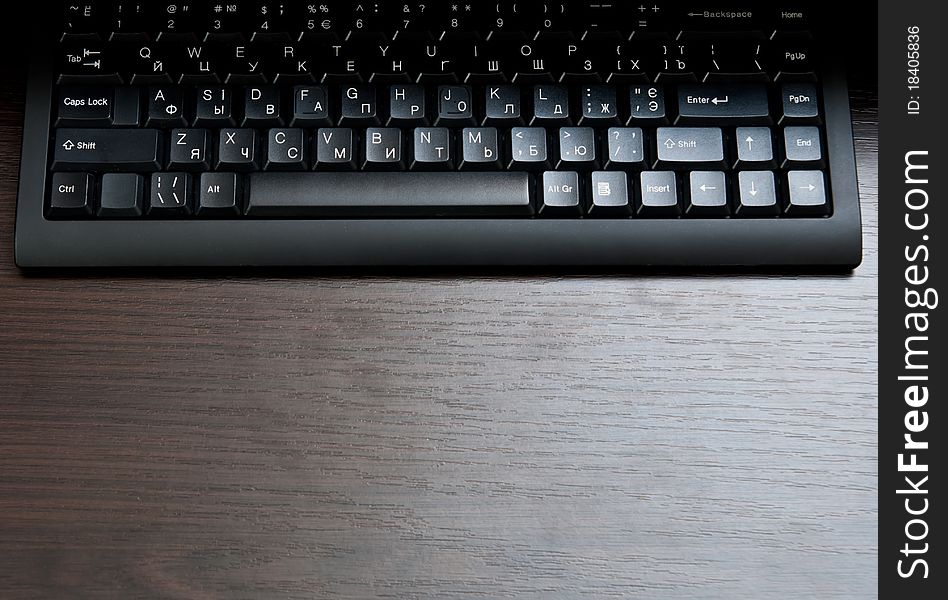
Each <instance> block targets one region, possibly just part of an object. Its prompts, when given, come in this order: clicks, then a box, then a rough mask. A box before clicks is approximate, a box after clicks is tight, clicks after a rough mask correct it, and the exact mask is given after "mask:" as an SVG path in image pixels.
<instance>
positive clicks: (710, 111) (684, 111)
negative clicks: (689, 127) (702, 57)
mask: <svg viewBox="0 0 948 600" xmlns="http://www.w3.org/2000/svg"><path fill="white" fill-rule="evenodd" d="M678 115H679V118H678V122H679V123H695V122H699V121H711V122H714V123H715V124H718V123H721V122H722V121H733V120H738V119H739V120H740V121H741V122H742V123H769V122H770V120H771V119H770V105H769V103H768V100H767V87H766V86H764V85H758V84H746V85H742V84H734V85H726V84H693V85H681V86H679V87H678Z"/></svg>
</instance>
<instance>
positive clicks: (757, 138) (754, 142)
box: [734, 127, 775, 169]
mask: <svg viewBox="0 0 948 600" xmlns="http://www.w3.org/2000/svg"><path fill="white" fill-rule="evenodd" d="M734 137H735V142H736V143H737V162H736V163H735V166H737V167H750V168H754V167H756V168H758V169H760V168H770V167H773V166H775V162H774V146H773V139H772V138H771V137H770V129H768V128H767V127H738V128H737V129H736V130H735V136H734Z"/></svg>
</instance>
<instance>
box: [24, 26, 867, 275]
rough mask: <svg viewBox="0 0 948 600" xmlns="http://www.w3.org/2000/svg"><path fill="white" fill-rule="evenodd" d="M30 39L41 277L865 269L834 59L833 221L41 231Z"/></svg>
mask: <svg viewBox="0 0 948 600" xmlns="http://www.w3.org/2000/svg"><path fill="white" fill-rule="evenodd" d="M48 38H49V32H48V31H47V32H45V35H34V36H33V44H32V45H33V48H32V56H33V60H32V61H31V66H30V68H29V72H28V78H27V89H26V110H25V118H24V127H23V148H22V156H21V162H20V178H19V191H18V198H17V211H16V215H17V216H16V234H15V260H16V264H17V265H18V266H19V267H21V268H24V269H30V268H43V267H60V268H62V267H143V266H144V267H149V266H150V267H239V266H260V267H264V266H333V267H357V266H547V267H549V266H574V267H575V266H601V267H606V266H609V267H647V266H669V267H689V268H697V267H749V268H758V267H768V268H773V267H817V268H824V269H834V270H836V269H845V270H850V269H854V268H855V267H857V266H858V265H859V264H860V262H861V261H862V228H861V216H860V207H859V193H858V186H857V180H856V166H855V152H854V148H853V145H852V144H851V143H841V141H843V140H846V141H848V140H852V122H851V114H850V106H849V94H848V89H847V84H846V76H845V73H844V70H843V68H842V65H843V61H842V59H839V60H834V59H832V58H829V56H828V55H827V54H826V53H827V52H832V51H833V50H832V48H829V47H827V46H823V48H822V52H823V54H822V56H823V57H824V58H823V60H822V61H821V63H822V69H823V71H822V73H820V76H819V79H820V81H819V82H818V85H820V86H821V87H822V96H823V106H824V113H825V114H824V125H823V128H824V135H825V138H826V142H827V144H826V156H827V161H828V167H827V168H826V170H825V172H826V173H827V176H828V178H829V183H830V189H831V202H832V215H831V216H829V217H816V218H810V217H779V218H772V217H770V218H768V217H764V218H734V217H731V218H718V219H715V218H688V217H681V218H675V219H667V218H644V217H631V218H619V219H596V218H573V219H545V218H541V217H534V218H507V219H498V218H466V219H444V218H398V219H370V218H361V219H305V218H304V219H254V218H246V217H245V218H236V219H229V220H212V219H201V218H196V217H194V218H187V219H177V220H154V219H149V218H147V217H142V218H141V219H138V220H123V221H107V220H91V219H90V220H82V221H51V220H47V219H46V218H45V216H44V202H45V192H46V187H47V185H48V183H47V181H48V179H47V178H48V175H49V168H48V165H49V158H50V152H51V145H52V143H51V133H52V123H51V114H52V102H53V90H54V84H53V75H54V73H53V61H52V57H51V53H50V50H49V49H50V47H51V46H52V44H54V43H55V42H53V41H51V40H49V39H48Z"/></svg>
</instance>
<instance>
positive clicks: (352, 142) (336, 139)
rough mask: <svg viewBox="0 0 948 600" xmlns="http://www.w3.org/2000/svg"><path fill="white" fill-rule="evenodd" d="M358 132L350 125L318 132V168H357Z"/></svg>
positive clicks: (316, 165)
mask: <svg viewBox="0 0 948 600" xmlns="http://www.w3.org/2000/svg"><path fill="white" fill-rule="evenodd" d="M356 139H357V138H356V133H355V131H354V130H352V129H350V128H348V127H339V128H331V127H330V128H324V129H320V130H319V131H317V132H316V164H315V167H316V169H317V170H327V171H348V170H352V169H355V168H356V159H357V152H356Z"/></svg>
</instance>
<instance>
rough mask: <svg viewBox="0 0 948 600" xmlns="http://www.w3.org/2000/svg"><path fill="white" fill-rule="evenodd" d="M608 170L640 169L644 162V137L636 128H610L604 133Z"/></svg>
mask: <svg viewBox="0 0 948 600" xmlns="http://www.w3.org/2000/svg"><path fill="white" fill-rule="evenodd" d="M606 137H607V138H608V142H607V146H608V148H607V152H608V156H607V162H606V167H607V168H609V169H626V168H629V167H631V166H636V167H638V168H641V167H643V166H644V164H645V163H644V161H645V147H644V139H645V138H644V136H643V134H642V130H641V129H639V128H638V127H612V128H610V129H609V131H608V132H606Z"/></svg>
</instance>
